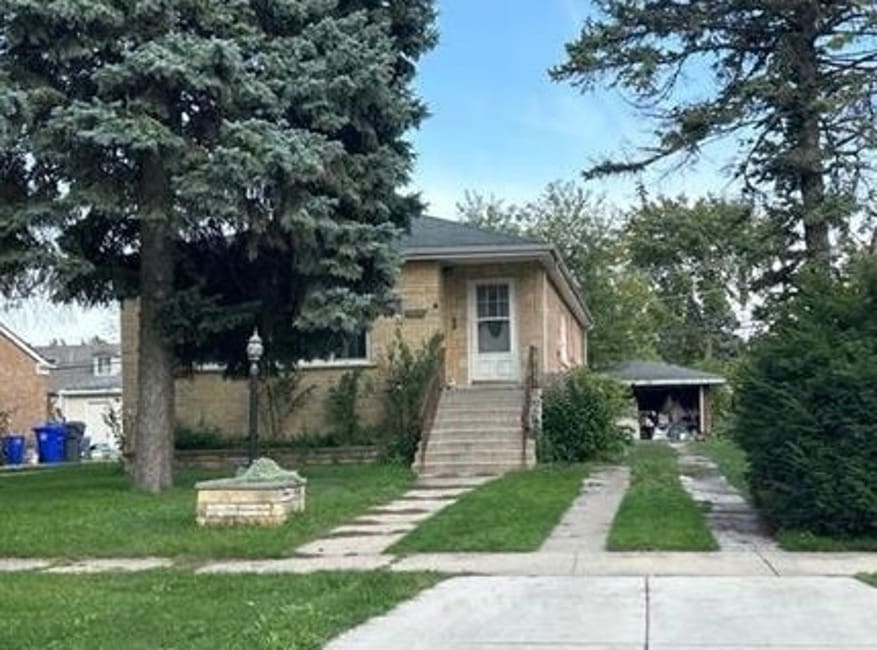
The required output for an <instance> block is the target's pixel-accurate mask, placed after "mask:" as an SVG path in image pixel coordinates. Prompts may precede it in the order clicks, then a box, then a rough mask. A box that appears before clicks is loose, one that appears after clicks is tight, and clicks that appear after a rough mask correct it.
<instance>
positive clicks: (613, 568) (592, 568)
mask: <svg viewBox="0 0 877 650" xmlns="http://www.w3.org/2000/svg"><path fill="white" fill-rule="evenodd" d="M169 568H179V569H182V570H192V571H195V572H196V573H228V574H248V573H253V574H255V573H313V572H316V571H341V570H343V571H372V570H375V569H388V570H391V571H437V572H440V573H446V574H449V575H460V574H464V575H485V576H540V575H541V576H749V577H777V576H779V577H789V576H811V577H816V576H855V575H857V574H860V573H874V572H877V553H786V552H782V551H771V552H764V551H762V552H755V551H740V552H715V553H660V552H637V553H608V552H578V553H545V552H536V553H432V554H416V555H410V556H404V557H403V556H394V555H349V556H323V557H290V558H280V559H266V560H215V561H210V560H208V561H205V562H201V563H193V562H192V561H191V560H181V561H180V562H179V563H177V562H175V561H174V560H173V559H170V558H99V559H98V558H96V559H81V560H75V561H65V560H58V559H47V558H24V559H17V558H0V573H2V572H10V571H41V572H51V573H104V572H106V573H109V572H132V571H150V570H154V569H169Z"/></svg>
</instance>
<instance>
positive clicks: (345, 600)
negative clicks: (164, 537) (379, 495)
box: [0, 571, 439, 650]
mask: <svg viewBox="0 0 877 650" xmlns="http://www.w3.org/2000/svg"><path fill="white" fill-rule="evenodd" d="M438 580H439V577H438V576H437V575H434V574H423V573H421V574H416V573H399V574H395V573H388V572H380V571H379V572H367V573H315V574H310V575H275V576H266V575H248V576H208V575H205V576H198V575H192V574H186V573H179V572H172V571H162V572H150V573H144V574H136V575H119V574H105V575H82V576H72V575H63V576H61V575H55V576H53V575H47V574H33V573H17V574H7V575H4V576H3V580H2V583H3V588H2V589H0V612H3V633H2V638H3V643H2V645H3V647H5V648H65V649H70V650H100V649H106V650H116V649H117V648H126V649H127V650H140V649H142V650H147V649H148V650H151V649H152V648H187V649H191V650H197V649H199V648H203V649H204V650H214V649H215V648H246V649H248V650H250V649H253V650H255V649H263V648H264V649H267V648H278V649H280V648H284V649H285V648H296V650H309V649H314V650H315V649H316V648H321V647H322V646H323V645H324V644H325V643H326V642H327V641H328V640H329V639H331V638H332V637H334V636H336V635H337V634H339V633H340V632H342V631H344V630H346V629H348V628H351V627H353V626H355V625H357V624H359V623H361V622H363V621H365V620H366V619H368V618H371V617H372V616H377V615H380V614H382V613H384V612H386V611H387V610H389V609H390V608H392V607H393V606H394V605H395V604H396V603H398V602H400V601H402V600H405V599H408V598H411V597H412V596H414V595H415V594H416V593H417V592H419V591H420V590H422V589H424V588H426V587H429V586H431V585H433V584H435V583H436V582H437V581H438Z"/></svg>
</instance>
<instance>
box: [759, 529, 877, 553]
mask: <svg viewBox="0 0 877 650" xmlns="http://www.w3.org/2000/svg"><path fill="white" fill-rule="evenodd" d="M776 538H777V541H778V542H779V543H780V546H781V547H782V548H783V550H785V551H800V552H825V553H844V552H848V551H870V552H877V536H874V535H870V536H864V535H863V536H860V537H829V536H827V535H816V534H814V533H809V532H806V531H798V530H781V531H779V532H778V533H777V534H776Z"/></svg>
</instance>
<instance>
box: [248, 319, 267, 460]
mask: <svg viewBox="0 0 877 650" xmlns="http://www.w3.org/2000/svg"><path fill="white" fill-rule="evenodd" d="M264 352H265V346H264V345H262V339H261V338H260V337H259V330H258V329H255V330H253V335H252V336H251V337H250V340H249V341H247V360H249V362H250V431H249V436H248V437H249V453H248V456H249V460H250V465H252V464H253V461H254V460H256V458H257V456H258V455H259V361H260V360H261V359H262V353H264Z"/></svg>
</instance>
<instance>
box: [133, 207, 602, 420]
mask: <svg viewBox="0 0 877 650" xmlns="http://www.w3.org/2000/svg"><path fill="white" fill-rule="evenodd" d="M399 247H400V252H401V254H402V257H403V265H402V269H401V273H400V279H399V284H398V287H397V288H396V292H397V294H398V295H399V297H400V298H401V310H400V313H399V314H398V315H397V316H395V317H391V318H382V319H379V320H378V321H376V322H375V323H373V324H372V326H371V328H370V329H369V331H368V332H367V334H364V335H363V337H362V338H361V339H359V340H356V341H351V344H350V345H348V346H347V348H348V352H347V355H346V356H345V358H340V357H335V358H333V359H331V360H327V361H315V362H310V363H307V364H303V368H304V374H305V378H304V384H305V385H314V386H316V387H317V388H316V390H315V391H314V392H313V393H312V395H311V397H310V399H309V400H308V402H307V404H305V405H304V406H303V407H302V408H300V409H299V410H298V411H296V412H295V413H294V414H293V415H292V417H291V418H290V419H289V421H288V422H287V424H286V427H285V430H286V432H287V435H293V436H294V435H297V434H299V433H300V432H302V431H309V432H322V431H325V430H326V427H327V423H326V420H325V407H324V403H325V395H326V390H327V389H328V388H329V387H330V386H332V385H334V384H335V383H336V382H337V381H338V379H339V378H340V377H341V375H342V374H344V373H345V372H346V371H348V370H350V369H351V368H364V369H366V371H367V372H368V373H371V374H375V373H378V372H379V363H378V362H379V360H380V359H381V358H382V357H383V356H384V352H385V350H387V349H388V346H389V345H390V343H391V342H392V340H393V338H394V336H395V331H396V328H397V327H399V328H400V331H401V333H402V335H403V337H404V338H405V339H406V340H407V341H408V342H409V343H410V344H412V345H416V346H419V345H421V344H422V343H424V342H425V341H427V340H428V339H429V338H430V337H431V336H432V335H433V334H434V333H437V332H438V333H441V334H442V335H443V337H444V346H445V360H446V362H445V364H446V365H445V376H446V377H447V378H448V381H449V382H451V383H453V384H454V385H456V386H458V387H466V386H470V385H474V384H481V383H491V384H493V383H504V384H506V385H514V384H519V383H520V382H522V381H523V379H524V375H525V370H526V364H527V357H528V351H529V349H530V347H531V346H533V347H535V348H536V349H537V350H538V359H537V362H538V364H539V366H540V367H539V371H540V372H543V373H553V372H557V371H560V370H562V369H564V368H566V367H572V366H577V365H583V364H584V363H585V359H586V357H587V329H588V327H589V324H590V318H589V314H588V311H587V307H586V306H585V302H584V299H583V297H582V295H581V292H580V290H579V288H578V287H577V286H576V284H575V282H574V281H573V279H572V278H571V276H570V274H569V272H568V270H567V269H566V267H565V265H564V264H563V262H562V260H561V259H560V257H559V255H558V253H557V251H556V250H555V249H554V247H552V246H551V245H549V244H545V243H543V242H539V241H536V240H532V239H527V238H522V237H515V236H511V235H506V234H501V233H496V232H492V231H488V230H482V229H479V228H475V227H473V226H470V225H466V224H463V223H458V222H453V221H446V220H442V219H436V218H433V217H423V218H420V219H417V220H415V221H414V223H413V224H412V226H411V231H410V233H409V234H407V235H405V236H404V237H402V238H401V240H400V241H399ZM121 318H122V322H121V331H122V358H123V377H124V379H123V384H124V392H125V396H126V402H125V404H126V406H125V418H126V422H132V421H133V420H132V418H133V417H134V415H135V412H136V402H135V399H134V398H135V397H136V394H137V390H136V389H137V354H138V353H137V349H138V330H137V306H136V302H133V301H130V302H128V303H126V304H124V305H123V308H122V317H121ZM244 344H245V341H242V342H241V345H244ZM176 391H177V392H176V410H177V419H178V421H179V422H180V423H182V424H186V425H192V426H199V425H202V424H206V425H210V426H216V427H219V428H220V429H222V430H223V431H225V432H227V433H229V434H235V435H241V434H243V433H244V432H245V431H246V426H247V390H246V383H245V382H242V381H231V380H226V379H224V378H223V375H222V371H221V370H215V371H206V370H205V371H200V372H197V373H195V375H194V377H191V378H186V379H179V380H178V381H177V388H176ZM360 402H361V404H360V410H361V416H362V418H363V421H364V422H365V423H374V422H376V421H377V420H378V418H379V417H380V415H381V413H380V401H379V400H378V399H375V398H365V399H362V400H360Z"/></svg>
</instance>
